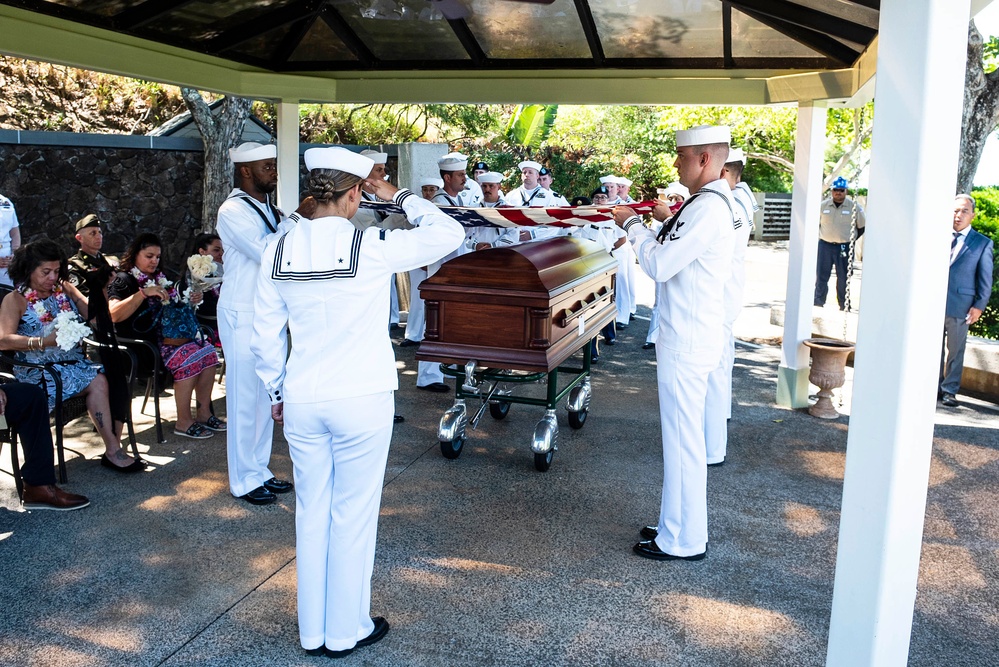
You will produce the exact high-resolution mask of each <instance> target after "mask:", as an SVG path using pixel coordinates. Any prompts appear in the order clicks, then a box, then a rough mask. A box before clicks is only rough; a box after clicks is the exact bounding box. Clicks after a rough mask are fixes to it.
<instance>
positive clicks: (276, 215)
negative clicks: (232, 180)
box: [236, 195, 281, 234]
mask: <svg viewBox="0 0 999 667" xmlns="http://www.w3.org/2000/svg"><path fill="white" fill-rule="evenodd" d="M236 198H237V199H242V200H243V201H245V202H246V204H247V206H249V207H250V208H252V209H253V210H254V211H256V213H257V215H259V216H260V219H261V220H263V221H264V224H265V225H267V229H269V230H270V232H271V234H274V233H276V232H277V228H276V227H274V225H272V224H271V221H270V220H268V219H267V216H266V215H264V212H263V211H261V210H260V209H259V208H257V205H256V204H254V203H253V202H254V201H256V200H254V199H253V197H251V196H250V195H246V196H245V197H244V196H243V195H236ZM266 202H267V207H268V208H269V209H270V211H271V214H272V215H273V216H274V220H275V221H276V222H278V223H280V222H281V214H280V213H278V210H277V209H276V208H274V204H272V203H271V198H270V197H267V198H266Z"/></svg>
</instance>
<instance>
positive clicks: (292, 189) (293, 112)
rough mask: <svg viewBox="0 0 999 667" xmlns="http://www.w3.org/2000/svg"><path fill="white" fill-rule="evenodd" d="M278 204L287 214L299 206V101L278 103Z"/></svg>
mask: <svg viewBox="0 0 999 667" xmlns="http://www.w3.org/2000/svg"><path fill="white" fill-rule="evenodd" d="M276 106H277V149H278V158H277V161H278V192H277V196H278V206H279V207H280V208H281V210H282V211H284V213H285V214H286V215H287V214H289V213H291V212H292V211H294V210H295V209H296V208H298V204H299V202H300V199H299V197H298V187H299V183H300V181H301V178H302V176H301V167H300V166H299V159H298V129H299V128H298V103H297V102H284V101H282V102H278V103H277V105H276Z"/></svg>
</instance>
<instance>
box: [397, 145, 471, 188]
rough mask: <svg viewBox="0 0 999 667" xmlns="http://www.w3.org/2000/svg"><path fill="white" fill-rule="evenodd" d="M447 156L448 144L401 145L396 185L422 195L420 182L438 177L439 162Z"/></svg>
mask: <svg viewBox="0 0 999 667" xmlns="http://www.w3.org/2000/svg"><path fill="white" fill-rule="evenodd" d="M445 155H447V144H420V143H411V144H399V182H398V183H396V185H398V186H399V187H400V188H409V189H410V190H412V191H413V192H415V193H416V194H420V186H419V181H420V180H421V179H423V178H425V177H427V176H438V175H439V174H440V169H438V168H437V160H438V159H440V158H442V157H444V156H445ZM470 177H471V176H470Z"/></svg>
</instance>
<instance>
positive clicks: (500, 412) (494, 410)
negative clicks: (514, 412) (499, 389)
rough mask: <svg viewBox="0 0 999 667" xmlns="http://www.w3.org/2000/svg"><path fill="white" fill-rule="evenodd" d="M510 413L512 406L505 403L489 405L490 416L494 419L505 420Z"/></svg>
mask: <svg viewBox="0 0 999 667" xmlns="http://www.w3.org/2000/svg"><path fill="white" fill-rule="evenodd" d="M509 412H510V404H509V403H507V402H505V401H503V402H500V403H490V404H489V414H491V415H492V416H493V419H505V418H506V416H507V414H509Z"/></svg>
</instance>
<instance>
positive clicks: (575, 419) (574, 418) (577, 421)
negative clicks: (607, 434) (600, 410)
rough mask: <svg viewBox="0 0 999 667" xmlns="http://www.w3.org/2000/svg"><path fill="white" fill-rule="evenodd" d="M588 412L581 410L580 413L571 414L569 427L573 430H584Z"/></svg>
mask: <svg viewBox="0 0 999 667" xmlns="http://www.w3.org/2000/svg"><path fill="white" fill-rule="evenodd" d="M587 412H588V410H580V411H579V412H570V413H569V426H571V427H573V428H583V424H585V423H586V414H587Z"/></svg>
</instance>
